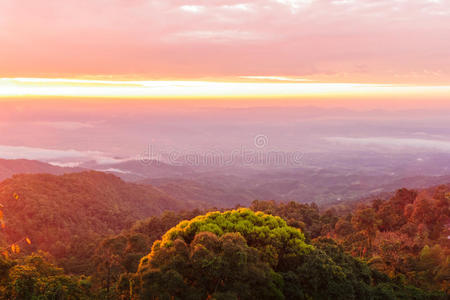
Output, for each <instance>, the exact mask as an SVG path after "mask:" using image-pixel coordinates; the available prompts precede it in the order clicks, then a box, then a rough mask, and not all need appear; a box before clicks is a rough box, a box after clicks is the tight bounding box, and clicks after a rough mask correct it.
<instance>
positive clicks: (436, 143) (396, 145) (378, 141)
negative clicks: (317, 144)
mask: <svg viewBox="0 0 450 300" xmlns="http://www.w3.org/2000/svg"><path fill="white" fill-rule="evenodd" d="M326 140H328V141H329V142H333V143H337V144H343V145H349V146H360V147H364V148H368V147H373V146H375V147H381V148H385V149H394V150H407V149H409V150H428V151H429V150H431V151H442V152H450V141H448V140H436V139H434V140H433V139H418V138H394V137H365V138H352V137H328V138H326Z"/></svg>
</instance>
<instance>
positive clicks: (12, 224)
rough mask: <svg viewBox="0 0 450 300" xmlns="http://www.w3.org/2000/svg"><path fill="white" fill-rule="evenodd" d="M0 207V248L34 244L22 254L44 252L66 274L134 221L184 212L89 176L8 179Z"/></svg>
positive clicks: (165, 200) (149, 192)
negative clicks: (0, 221)
mask: <svg viewBox="0 0 450 300" xmlns="http://www.w3.org/2000/svg"><path fill="white" fill-rule="evenodd" d="M0 204H2V205H3V206H4V207H3V213H4V216H5V224H6V226H5V228H4V230H2V233H0V244H1V243H6V244H11V243H14V242H16V241H17V240H20V239H22V238H24V237H25V236H27V237H29V238H30V239H31V240H32V241H33V243H32V244H31V246H28V247H30V249H24V250H25V251H27V250H29V251H32V250H36V249H40V250H44V251H48V252H50V253H51V254H52V255H53V256H55V257H56V258H57V259H58V260H60V259H61V260H62V261H63V262H62V265H63V266H64V267H65V268H66V269H67V270H70V271H77V268H78V267H79V268H84V267H83V266H81V264H83V262H85V261H86V259H88V258H89V257H90V254H91V253H92V251H93V249H95V245H96V243H97V242H98V240H99V239H100V238H103V237H105V236H106V235H110V234H117V233H118V232H120V231H121V230H122V229H124V228H126V227H127V226H129V225H130V224H131V223H133V222H134V221H136V220H138V219H141V218H145V217H149V216H152V215H157V214H160V213H161V212H163V211H164V210H177V209H181V208H184V206H183V204H181V203H179V202H178V201H176V200H174V199H173V198H171V197H170V196H167V195H166V194H164V193H163V192H161V191H159V190H158V189H156V188H154V187H152V186H149V185H138V184H132V183H126V182H124V181H122V180H121V179H120V178H118V177H116V176H114V175H111V174H105V173H101V172H94V171H90V172H82V173H73V174H65V175H61V176H55V175H49V174H33V175H16V176H13V177H12V178H10V179H7V180H5V181H3V182H2V183H0ZM2 240H3V241H2ZM64 260H67V261H64ZM69 260H71V261H69ZM78 264H80V266H77V265H78Z"/></svg>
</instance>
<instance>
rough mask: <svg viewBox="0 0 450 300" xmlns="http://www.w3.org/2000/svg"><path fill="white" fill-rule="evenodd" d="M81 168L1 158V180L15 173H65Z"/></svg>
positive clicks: (79, 170) (77, 170)
mask: <svg viewBox="0 0 450 300" xmlns="http://www.w3.org/2000/svg"><path fill="white" fill-rule="evenodd" d="M82 170H83V169H81V168H65V167H58V166H53V165H50V164H47V163H44V162H40V161H37V160H28V159H0V181H2V180H4V179H6V178H9V177H11V176H13V175H15V174H36V173H48V174H54V175H62V174H64V173H73V172H81V171H82Z"/></svg>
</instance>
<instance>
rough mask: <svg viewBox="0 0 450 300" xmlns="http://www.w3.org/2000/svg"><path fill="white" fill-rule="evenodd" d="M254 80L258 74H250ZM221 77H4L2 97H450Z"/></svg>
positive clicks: (437, 91)
mask: <svg viewBox="0 0 450 300" xmlns="http://www.w3.org/2000/svg"><path fill="white" fill-rule="evenodd" d="M250 78H252V79H255V78H254V77H250ZM274 78H276V77H267V79H268V80H272V81H270V82H267V81H265V82H242V81H241V82H230V81H228V82H225V81H222V82H219V81H217V82H216V81H180V80H176V81H114V80H86V79H65V78H60V79H58V78H2V79H0V97H29V96H61V97H94V98H95V97H100V98H101V97H108V98H271V97H298V98H303V97H309V98H311V97H313V98H314V97H330V96H333V97H344V96H347V97H357V96H362V95H364V96H365V97H369V98H370V97H376V96H412V97H414V96H415V95H418V94H421V93H427V95H429V96H432V97H442V96H446V95H448V93H449V92H450V86H418V85H399V84H367V83H318V82H307V81H303V82H298V81H295V80H292V81H290V80H289V78H283V79H282V80H280V81H278V82H275V80H276V79H275V80H274Z"/></svg>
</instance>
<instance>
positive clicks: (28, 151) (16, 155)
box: [0, 145, 130, 166]
mask: <svg viewBox="0 0 450 300" xmlns="http://www.w3.org/2000/svg"><path fill="white" fill-rule="evenodd" d="M0 158H3V159H31V160H41V161H46V162H51V163H52V164H53V165H59V166H63V165H66V166H69V165H79V164H80V163H82V162H86V161H92V160H93V161H96V162H97V163H99V164H112V163H119V162H124V161H128V160H130V158H114V157H111V156H108V155H107V154H105V153H103V152H100V151H79V150H74V149H65V150H61V149H45V148H37V147H25V146H8V145H0Z"/></svg>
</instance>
